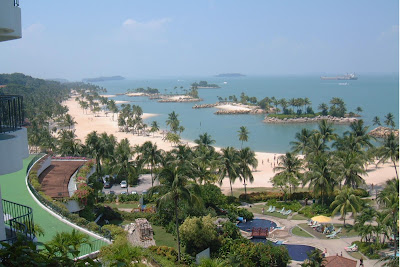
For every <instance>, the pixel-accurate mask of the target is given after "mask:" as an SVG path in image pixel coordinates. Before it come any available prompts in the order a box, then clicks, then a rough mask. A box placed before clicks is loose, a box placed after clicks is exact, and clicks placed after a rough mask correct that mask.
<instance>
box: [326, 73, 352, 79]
mask: <svg viewBox="0 0 400 267" xmlns="http://www.w3.org/2000/svg"><path fill="white" fill-rule="evenodd" d="M321 80H358V77H357V76H356V74H355V73H350V74H346V75H343V76H335V77H327V76H321Z"/></svg>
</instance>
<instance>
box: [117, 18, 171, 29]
mask: <svg viewBox="0 0 400 267" xmlns="http://www.w3.org/2000/svg"><path fill="white" fill-rule="evenodd" d="M170 21H171V19H170V18H161V19H156V20H150V21H147V22H139V21H136V20H134V19H131V18H129V19H127V20H125V21H124V23H122V26H123V27H124V28H127V29H134V30H159V29H162V28H163V27H164V26H165V25H167V24H168V23H169V22H170Z"/></svg>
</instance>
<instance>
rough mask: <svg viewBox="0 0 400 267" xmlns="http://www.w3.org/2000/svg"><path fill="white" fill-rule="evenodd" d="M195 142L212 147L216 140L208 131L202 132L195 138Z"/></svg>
mask: <svg viewBox="0 0 400 267" xmlns="http://www.w3.org/2000/svg"><path fill="white" fill-rule="evenodd" d="M194 142H195V143H196V144H198V145H199V146H201V145H204V146H206V147H211V145H213V144H215V140H214V139H212V137H211V135H209V134H208V133H204V134H200V135H199V139H196V140H194Z"/></svg>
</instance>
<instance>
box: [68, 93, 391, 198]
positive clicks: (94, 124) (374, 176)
mask: <svg viewBox="0 0 400 267" xmlns="http://www.w3.org/2000/svg"><path fill="white" fill-rule="evenodd" d="M64 104H65V105H67V106H68V108H69V112H68V113H69V114H70V115H71V116H72V117H74V119H75V121H76V122H77V123H76V125H75V134H76V135H77V138H78V139H80V140H81V141H82V142H84V140H85V137H86V135H87V134H89V133H90V132H92V131H97V133H99V134H100V133H103V132H106V133H107V134H113V135H115V137H116V138H117V139H118V141H120V140H122V139H123V138H128V139H129V142H130V144H131V146H134V145H141V144H143V143H144V142H146V141H151V142H153V143H155V144H157V146H158V148H160V149H163V150H165V151H169V150H171V149H173V148H174V147H173V146H172V145H171V143H169V142H165V141H163V140H162V133H161V131H159V132H158V133H155V134H154V136H153V134H150V135H149V136H138V135H133V134H132V133H125V132H119V131H118V124H117V114H115V115H114V120H113V115H112V113H108V115H106V114H105V113H104V112H100V113H98V114H97V115H96V116H95V115H94V114H93V113H90V111H88V112H87V114H86V112H84V111H83V110H82V109H81V108H80V107H79V104H78V102H76V101H75V100H74V98H70V99H69V100H67V101H65V102H64ZM230 107H233V108H235V107H234V106H230ZM236 108H241V107H236ZM154 116H158V114H152V113H144V114H143V116H142V117H143V119H147V118H151V117H154ZM182 141H183V143H187V144H188V145H189V146H194V145H195V143H194V142H191V141H188V140H182ZM216 149H217V150H219V149H220V148H218V147H216ZM280 155H282V154H276V153H266V152H256V157H257V159H258V167H257V169H256V170H255V171H254V172H253V176H254V182H253V183H251V184H250V183H248V185H247V187H248V188H254V187H272V184H271V182H270V178H272V177H273V176H274V175H275V173H274V171H273V168H274V159H275V163H276V160H277V159H278V157H279V156H280ZM367 173H368V175H365V176H363V178H364V179H365V181H366V183H367V184H368V185H371V184H374V185H379V184H383V183H384V182H385V181H386V180H388V179H391V178H393V177H395V171H394V167H393V164H391V163H386V164H384V165H382V164H380V165H379V166H378V168H376V167H375V165H374V164H373V165H369V166H368V169H367ZM232 187H233V188H243V182H241V181H240V180H239V179H237V180H236V182H235V183H234V184H233V185H232ZM221 189H222V190H223V191H224V192H229V191H230V185H229V180H228V179H227V178H226V179H224V181H223V183H222V186H221Z"/></svg>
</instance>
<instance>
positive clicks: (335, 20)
mask: <svg viewBox="0 0 400 267" xmlns="http://www.w3.org/2000/svg"><path fill="white" fill-rule="evenodd" d="M20 8H21V12H22V32H23V37H22V39H19V40H15V41H8V42H1V43H0V73H12V72H21V73H25V74H28V75H32V76H34V77H39V78H65V79H69V80H81V79H82V78H92V77H98V76H112V75H122V76H124V77H127V78H149V77H154V78H156V77H168V76H208V75H216V74H218V73H228V72H239V73H243V74H247V75H303V74H318V75H320V74H344V73H347V72H356V73H398V72H399V1H397V0H385V1H376V0H360V1H356V0H354V1H347V0H346V1H343V0H335V1H321V0H313V1H311V0H303V1H298V0H291V1H290V0H287V1H278V0H276V1H272V0H271V1H264V0H253V1H235V0H219V1H216V0H215V1H212V0H208V1H206V0H203V1H187V0H182V1H175V0H170V1H165V0H160V1H132V0H113V1H105V0H86V1H82V0H68V1H48V0H35V1H27V0H20Z"/></svg>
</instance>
